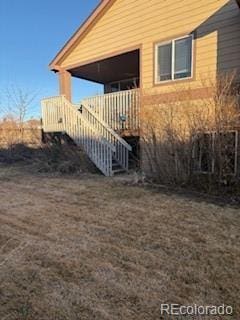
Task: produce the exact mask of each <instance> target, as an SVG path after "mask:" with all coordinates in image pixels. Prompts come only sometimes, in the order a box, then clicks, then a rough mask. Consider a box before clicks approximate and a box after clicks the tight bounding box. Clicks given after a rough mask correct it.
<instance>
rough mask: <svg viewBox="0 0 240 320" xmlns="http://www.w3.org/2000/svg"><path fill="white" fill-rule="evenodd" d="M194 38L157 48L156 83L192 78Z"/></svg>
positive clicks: (188, 37) (168, 43)
mask: <svg viewBox="0 0 240 320" xmlns="http://www.w3.org/2000/svg"><path fill="white" fill-rule="evenodd" d="M192 43H193V36H192V35H190V36H187V37H183V38H180V39H175V40H172V41H169V42H167V43H164V44H158V45H157V46H156V70H155V72H156V82H157V83H159V82H163V81H171V80H180V79H185V78H191V77H192V51H193V44H192Z"/></svg>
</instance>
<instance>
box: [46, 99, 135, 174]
mask: <svg viewBox="0 0 240 320" xmlns="http://www.w3.org/2000/svg"><path fill="white" fill-rule="evenodd" d="M42 119H43V130H44V132H46V133H47V132H64V133H66V134H67V135H68V136H70V137H71V138H72V139H73V141H74V142H75V143H76V144H77V145H79V146H81V147H82V148H83V149H84V151H85V152H86V154H87V155H88V157H89V158H90V159H91V160H92V162H93V163H94V164H95V165H96V167H97V168H98V169H99V170H100V171H101V172H102V173H103V174H104V175H105V176H113V175H114V174H116V173H120V172H126V171H128V165H129V164H128V162H129V152H131V151H132V148H131V146H130V145H129V144H128V143H127V142H126V141H125V140H124V139H122V138H121V137H120V136H119V135H118V134H117V133H116V132H115V131H114V130H113V129H112V128H111V127H110V126H109V125H108V124H107V123H105V121H104V120H103V118H102V117H100V115H99V114H98V113H97V112H95V111H94V106H93V107H89V106H88V105H87V104H85V103H84V102H82V103H81V105H74V104H72V103H70V102H69V101H68V100H67V99H66V98H65V97H64V96H58V97H52V98H48V99H44V100H42Z"/></svg>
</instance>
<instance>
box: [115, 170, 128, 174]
mask: <svg viewBox="0 0 240 320" xmlns="http://www.w3.org/2000/svg"><path fill="white" fill-rule="evenodd" d="M124 172H126V170H124V169H117V170H113V174H116V173H124Z"/></svg>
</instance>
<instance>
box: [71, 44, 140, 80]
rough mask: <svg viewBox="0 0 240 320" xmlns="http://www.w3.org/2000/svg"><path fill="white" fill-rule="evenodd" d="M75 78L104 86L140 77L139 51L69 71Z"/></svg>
mask: <svg viewBox="0 0 240 320" xmlns="http://www.w3.org/2000/svg"><path fill="white" fill-rule="evenodd" d="M69 71H70V73H71V74H72V76H73V77H77V78H82V79H85V80H90V81H94V82H98V83H102V84H106V83H109V82H114V81H119V80H124V79H129V78H133V77H139V74H140V72H139V50H135V51H131V52H128V53H124V54H121V55H117V56H114V57H111V58H107V59H103V60H99V61H96V62H93V63H89V64H86V65H83V66H80V67H76V68H73V69H71V70H69Z"/></svg>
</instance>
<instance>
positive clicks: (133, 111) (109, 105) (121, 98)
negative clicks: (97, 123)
mask: <svg viewBox="0 0 240 320" xmlns="http://www.w3.org/2000/svg"><path fill="white" fill-rule="evenodd" d="M81 104H83V105H84V106H87V107H88V108H90V109H92V110H93V111H94V112H95V113H97V115H98V116H99V119H101V120H103V121H104V122H105V123H106V124H107V125H108V126H109V127H110V128H112V129H113V130H116V131H119V130H132V131H133V130H138V129H139V127H140V124H139V110H140V90H139V89H132V90H125V91H119V92H114V93H108V94H104V95H99V96H96V97H90V98H87V99H84V100H83V101H82V102H81Z"/></svg>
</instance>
